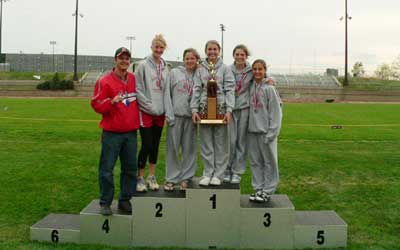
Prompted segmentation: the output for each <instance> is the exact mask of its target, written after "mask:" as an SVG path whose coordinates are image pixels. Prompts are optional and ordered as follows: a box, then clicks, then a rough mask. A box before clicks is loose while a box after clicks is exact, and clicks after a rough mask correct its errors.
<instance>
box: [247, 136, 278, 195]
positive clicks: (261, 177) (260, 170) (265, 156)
mask: <svg viewBox="0 0 400 250" xmlns="http://www.w3.org/2000/svg"><path fill="white" fill-rule="evenodd" d="M248 137H249V156H250V168H251V172H252V183H251V184H252V186H253V188H254V190H263V191H265V192H267V193H274V192H275V190H276V187H277V186H278V182H279V170H278V142H277V141H278V139H275V140H273V141H271V142H269V143H264V139H265V134H262V133H250V132H249V134H248Z"/></svg>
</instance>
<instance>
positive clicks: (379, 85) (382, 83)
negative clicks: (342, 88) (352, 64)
mask: <svg viewBox="0 0 400 250" xmlns="http://www.w3.org/2000/svg"><path fill="white" fill-rule="evenodd" d="M339 81H340V82H341V83H342V84H343V82H344V77H340V78H339ZM348 88H350V89H354V90H397V91H400V81H398V80H381V79H378V78H373V77H351V78H349V86H348Z"/></svg>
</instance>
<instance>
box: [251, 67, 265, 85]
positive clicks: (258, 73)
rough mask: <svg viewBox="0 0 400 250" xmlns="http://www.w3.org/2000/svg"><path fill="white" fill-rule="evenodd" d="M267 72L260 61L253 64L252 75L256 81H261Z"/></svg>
mask: <svg viewBox="0 0 400 250" xmlns="http://www.w3.org/2000/svg"><path fill="white" fill-rule="evenodd" d="M266 73H267V69H266V68H264V65H263V64H262V63H255V64H254V65H253V76H254V79H255V80H256V81H261V80H262V79H263V78H264V77H265V74H266Z"/></svg>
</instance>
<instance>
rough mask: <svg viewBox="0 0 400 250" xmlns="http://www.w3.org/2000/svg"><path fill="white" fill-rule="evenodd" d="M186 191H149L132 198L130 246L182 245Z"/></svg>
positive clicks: (184, 230)
mask: <svg viewBox="0 0 400 250" xmlns="http://www.w3.org/2000/svg"><path fill="white" fill-rule="evenodd" d="M185 201H186V199H185V192H180V191H178V190H176V191H174V192H165V191H164V190H159V191H158V192H152V191H148V192H146V193H137V194H136V195H135V196H134V197H133V198H132V200H131V203H132V205H133V207H134V209H133V217H132V245H134V246H148V247H150V246H151V247H161V246H184V245H185V239H186V215H185V213H186V204H185Z"/></svg>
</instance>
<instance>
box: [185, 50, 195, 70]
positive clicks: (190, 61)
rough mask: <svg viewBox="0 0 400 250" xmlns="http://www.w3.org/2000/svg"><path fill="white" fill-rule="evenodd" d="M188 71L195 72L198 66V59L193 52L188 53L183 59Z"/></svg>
mask: <svg viewBox="0 0 400 250" xmlns="http://www.w3.org/2000/svg"><path fill="white" fill-rule="evenodd" d="M183 62H184V63H185V67H186V69H187V70H190V71H193V70H194V69H195V68H196V66H197V58H196V56H195V55H194V54H193V53H192V52H187V53H186V55H185V58H183Z"/></svg>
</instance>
